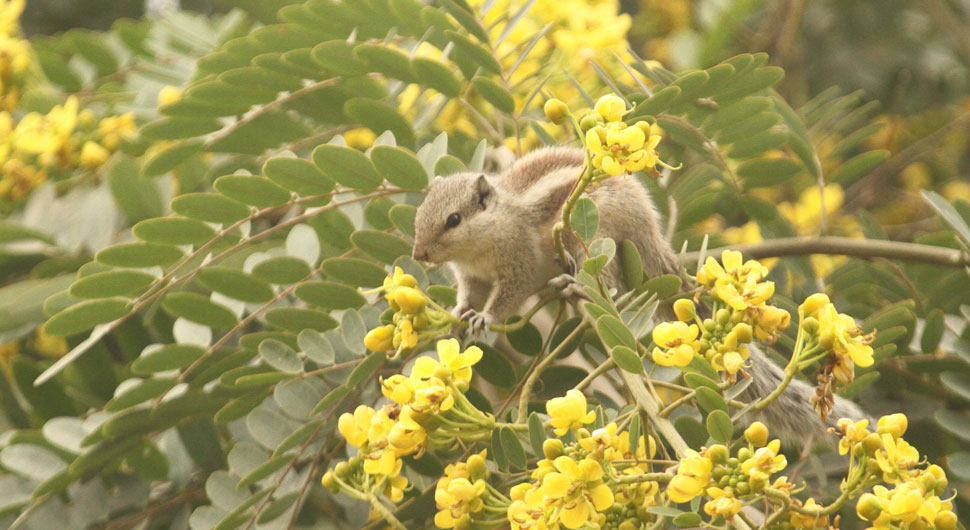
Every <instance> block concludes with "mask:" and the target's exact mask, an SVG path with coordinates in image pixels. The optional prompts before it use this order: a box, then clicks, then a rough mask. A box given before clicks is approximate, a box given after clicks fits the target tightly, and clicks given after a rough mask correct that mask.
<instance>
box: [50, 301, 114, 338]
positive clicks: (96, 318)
mask: <svg viewBox="0 0 970 530" xmlns="http://www.w3.org/2000/svg"><path fill="white" fill-rule="evenodd" d="M127 313H128V300H125V299H123V298H104V299H100V300H89V301H87V302H81V303H80V304H75V305H72V306H71V307H69V308H67V309H64V310H63V311H60V312H59V313H57V314H56V315H54V316H53V317H51V319H50V320H48V321H47V323H46V324H44V333H46V334H48V335H56V336H67V335H74V334H75V333H80V332H82V331H87V330H89V329H91V328H93V327H94V326H97V325H98V324H105V323H107V322H111V321H113V320H117V319H119V318H121V317H123V316H125V315H126V314H127Z"/></svg>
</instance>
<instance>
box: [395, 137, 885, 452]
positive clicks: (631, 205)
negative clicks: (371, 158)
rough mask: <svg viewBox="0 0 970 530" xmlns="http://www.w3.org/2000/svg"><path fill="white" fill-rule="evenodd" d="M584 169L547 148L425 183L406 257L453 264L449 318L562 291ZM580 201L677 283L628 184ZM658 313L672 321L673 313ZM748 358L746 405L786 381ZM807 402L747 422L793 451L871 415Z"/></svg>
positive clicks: (578, 254) (580, 154)
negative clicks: (571, 207) (488, 170)
mask: <svg viewBox="0 0 970 530" xmlns="http://www.w3.org/2000/svg"><path fill="white" fill-rule="evenodd" d="M585 162H586V155H585V152H584V151H583V150H582V149H576V148H566V147H546V148H541V149H538V150H535V151H533V152H531V153H529V154H527V155H525V156H523V157H522V158H520V159H519V160H517V161H515V162H514V163H513V164H512V165H511V166H509V167H508V168H507V169H505V170H504V171H502V172H501V173H499V174H498V175H486V174H483V173H476V172H465V173H458V174H455V175H451V176H448V177H438V178H435V179H434V181H433V182H432V184H431V185H430V187H429V189H428V191H427V195H426V196H425V199H424V201H423V202H422V204H421V205H420V207H419V208H418V210H417V214H416V217H415V231H414V251H413V257H414V259H416V260H420V261H425V262H431V263H445V262H447V263H449V264H450V265H451V267H452V269H453V271H454V273H455V276H456V278H457V281H458V297H457V304H456V307H455V311H454V314H455V315H456V316H458V317H459V318H461V319H462V320H465V321H467V322H468V323H469V330H470V331H471V332H472V333H473V334H474V333H478V332H480V331H482V330H484V329H487V328H488V326H489V325H490V324H492V323H495V322H501V321H502V319H504V318H506V317H508V316H509V315H511V314H512V313H514V312H515V311H516V310H517V309H518V308H519V306H520V305H521V304H522V303H523V302H524V301H525V300H526V299H527V298H528V297H529V296H530V295H532V294H534V293H535V292H536V291H538V290H539V289H540V288H542V287H544V286H545V285H547V284H549V285H553V286H554V287H557V288H560V289H562V290H563V292H564V293H567V292H569V289H568V287H570V286H568V282H564V281H563V280H564V278H567V279H571V274H572V273H573V272H575V263H581V262H582V260H583V259H584V258H585V252H584V250H583V247H582V245H581V243H580V241H578V239H577V238H576V237H575V235H572V234H570V235H569V236H567V234H563V240H564V244H565V247H566V250H567V254H568V255H569V258H570V261H571V262H572V263H567V264H563V263H560V260H559V258H558V253H557V252H556V250H555V247H554V244H553V238H552V229H553V226H554V225H555V224H556V223H557V222H558V221H559V220H560V216H561V211H562V207H563V204H564V203H565V202H566V200H567V198H568V197H569V195H570V193H571V192H572V190H573V187H574V186H575V184H576V181H577V178H578V175H579V174H580V172H581V171H582V168H583V165H584V164H585ZM588 196H589V197H590V198H591V199H592V200H593V202H594V203H595V204H596V206H597V209H598V211H599V217H600V220H599V226H598V228H597V231H596V237H598V238H599V237H608V238H612V239H613V240H614V241H616V242H617V243H619V242H622V241H624V240H628V241H630V242H631V243H633V245H634V246H635V247H636V249H637V251H638V252H639V254H640V256H641V258H642V260H643V270H644V273H645V274H646V275H647V277H654V276H658V275H661V274H678V275H681V276H682V277H683V275H682V274H681V271H680V267H679V266H678V260H677V257H676V255H675V254H674V252H673V250H672V249H671V247H670V245H669V244H668V242H667V241H666V239H665V238H664V237H663V231H662V229H661V221H660V216H659V214H658V212H657V210H656V207H655V206H654V203H653V201H652V200H651V199H650V196H649V194H648V193H647V190H646V189H645V188H644V187H643V185H642V184H640V182H639V181H638V180H637V179H636V178H611V179H607V180H605V181H603V182H602V183H600V184H598V185H597V186H596V187H595V188H594V189H593V190H592V191H591V192H590V193H588ZM619 261H620V260H618V259H614V260H612V261H611V262H610V264H609V265H608V266H607V267H606V268H605V269H604V270H603V273H602V275H603V278H604V280H605V282H606V285H607V286H608V287H609V288H611V289H613V288H616V289H620V288H621V284H622V281H621V279H622V272H621V271H620V268H619V264H618V262H619ZM564 270H565V271H566V275H563V271H564ZM685 286H686V283H685ZM571 287H575V284H573V285H572V286H571ZM661 313H662V314H663V315H672V314H673V312H672V310H671V308H664V309H663V310H662V311H661ZM752 346H753V345H752ZM749 351H750V354H749V361H750V364H751V366H750V368H749V369H748V370H747V372H748V374H749V375H750V377H751V379H752V382H751V383H750V384H749V385H748V387H747V388H746V389H745V390H744V392H742V393H741V394H740V395H739V398H740V399H741V400H743V401H746V402H751V401H755V400H757V399H759V398H761V397H764V396H767V395H768V394H770V393H771V392H772V391H773V390H774V389H776V388H777V387H778V385H779V384H780V383H781V382H782V380H783V379H784V376H785V375H784V371H783V370H782V368H781V367H779V366H778V365H777V364H775V363H774V362H772V361H771V360H770V359H768V358H767V357H766V356H765V354H764V353H763V352H762V351H761V350H760V349H759V348H757V347H751V348H749ZM814 395H815V390H814V388H813V387H812V386H810V385H808V384H807V383H805V382H803V381H800V380H798V379H794V380H792V381H791V383H790V384H789V385H788V387H787V388H786V390H785V392H783V393H782V395H781V396H779V397H778V398H777V399H776V400H775V402H773V403H772V404H771V405H769V406H768V407H766V408H765V409H764V410H762V411H760V412H758V413H757V414H750V413H749V414H746V417H745V421H748V422H752V421H755V420H761V421H764V422H765V423H766V424H767V425H768V427H769V429H770V430H771V431H772V432H773V433H776V435H777V436H779V437H780V438H781V439H782V440H783V441H785V442H786V443H788V444H791V443H798V442H799V441H804V440H807V439H810V438H814V439H818V437H819V436H821V435H823V434H824V433H825V431H826V428H827V427H831V426H834V421H837V420H838V419H839V418H843V417H845V418H850V419H853V420H858V419H862V418H868V417H869V416H868V415H867V414H865V413H864V412H862V410H861V409H859V407H858V406H857V405H856V404H855V403H853V402H851V401H849V400H846V399H844V398H838V397H837V398H836V400H835V403H834V404H833V406H832V409H831V413H830V414H829V419H830V422H829V423H825V422H823V421H822V420H821V418H819V416H818V415H817V414H816V413H815V412H814V410H813V409H812V406H811V405H810V403H809V399H810V398H811V397H812V396H814Z"/></svg>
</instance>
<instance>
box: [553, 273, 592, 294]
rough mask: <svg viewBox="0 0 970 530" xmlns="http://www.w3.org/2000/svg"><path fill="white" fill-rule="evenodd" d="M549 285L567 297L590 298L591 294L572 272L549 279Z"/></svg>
mask: <svg viewBox="0 0 970 530" xmlns="http://www.w3.org/2000/svg"><path fill="white" fill-rule="evenodd" d="M549 287H552V288H553V289H555V290H556V291H559V295H560V296H561V297H563V298H566V299H571V300H572V299H576V300H589V295H587V294H586V291H584V290H583V287H582V286H581V285H580V284H579V282H578V281H576V277H575V276H573V275H572V274H560V275H559V276H556V277H555V278H553V279H551V280H549Z"/></svg>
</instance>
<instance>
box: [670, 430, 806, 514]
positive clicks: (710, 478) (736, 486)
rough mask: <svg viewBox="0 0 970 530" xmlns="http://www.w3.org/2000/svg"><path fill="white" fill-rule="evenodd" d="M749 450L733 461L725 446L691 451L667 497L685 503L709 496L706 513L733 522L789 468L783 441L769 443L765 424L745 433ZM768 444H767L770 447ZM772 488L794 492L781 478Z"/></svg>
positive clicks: (681, 461) (684, 459)
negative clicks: (744, 505)
mask: <svg viewBox="0 0 970 530" xmlns="http://www.w3.org/2000/svg"><path fill="white" fill-rule="evenodd" d="M744 436H745V439H746V440H747V441H748V446H747V447H741V448H739V449H738V451H737V454H736V456H734V457H730V452H729V451H728V448H727V447H726V446H724V445H720V444H718V445H712V446H711V447H708V448H707V449H705V450H703V451H701V452H697V451H694V450H688V451H687V453H686V455H685V456H684V457H683V458H681V459H680V464H679V465H678V467H677V475H676V476H674V477H673V478H672V479H671V481H670V484H669V485H668V486H667V490H666V491H667V497H668V498H670V500H672V501H674V502H677V503H683V502H690V501H691V500H692V499H693V498H694V497H698V496H700V495H706V496H707V497H709V498H710V500H709V501H707V502H706V503H705V504H704V512H705V513H707V514H708V515H711V516H716V515H721V516H724V517H725V518H726V519H728V520H730V519H731V518H732V517H734V516H735V515H737V514H738V512H740V511H741V506H742V500H743V499H747V498H752V497H754V496H755V495H759V494H761V493H762V492H764V489H765V488H766V487H768V486H769V482H768V481H769V480H770V478H771V475H773V474H774V473H777V472H779V471H781V470H783V469H785V467H786V466H787V465H788V461H787V460H786V459H785V457H784V456H783V455H779V454H778V451H779V449H780V448H781V441H780V440H777V439H776V440H772V441H771V442H767V440H768V429H767V428H766V427H765V426H764V424H763V423H761V422H754V423H752V424H751V426H749V427H748V429H747V430H745V432H744ZM766 442H767V443H766ZM771 486H773V487H775V488H777V489H790V488H791V485H790V484H789V483H788V479H787V478H785V477H781V478H779V479H777V480H776V481H775V482H774V483H773V484H771Z"/></svg>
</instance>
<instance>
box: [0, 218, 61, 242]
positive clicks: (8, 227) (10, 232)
mask: <svg viewBox="0 0 970 530" xmlns="http://www.w3.org/2000/svg"><path fill="white" fill-rule="evenodd" d="M24 240H34V241H43V242H45V243H48V244H51V245H53V244H55V243H54V240H53V239H51V237H50V236H48V235H47V234H45V233H43V232H40V231H38V230H34V229H33V228H28V227H26V226H23V225H19V224H17V223H11V222H9V221H3V220H0V243H11V242H14V241H24Z"/></svg>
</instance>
